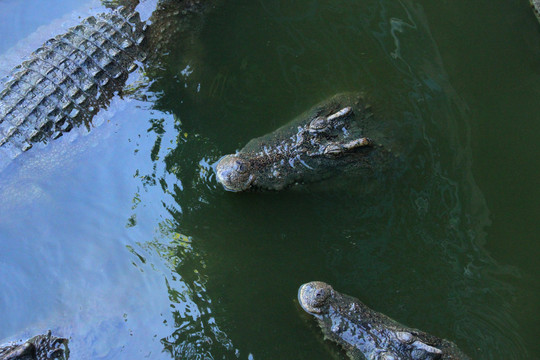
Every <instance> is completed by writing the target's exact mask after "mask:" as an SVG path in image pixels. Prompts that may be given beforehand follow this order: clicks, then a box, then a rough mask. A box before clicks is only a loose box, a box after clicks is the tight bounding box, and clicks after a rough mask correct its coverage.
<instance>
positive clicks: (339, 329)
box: [298, 281, 469, 360]
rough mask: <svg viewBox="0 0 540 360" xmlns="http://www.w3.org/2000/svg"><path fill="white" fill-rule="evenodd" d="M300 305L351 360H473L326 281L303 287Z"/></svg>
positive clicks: (446, 341)
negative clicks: (373, 308) (336, 288)
mask: <svg viewBox="0 0 540 360" xmlns="http://www.w3.org/2000/svg"><path fill="white" fill-rule="evenodd" d="M298 302H299V303H300V306H301V307H302V308H303V309H304V310H305V311H306V312H307V313H309V314H311V315H313V316H314V317H315V318H316V319H317V320H318V323H319V325H320V327H321V328H322V330H323V333H324V335H325V337H326V338H327V339H329V340H331V341H333V342H335V343H337V344H339V345H341V347H342V348H343V349H344V350H345V352H346V353H347V355H348V356H349V357H350V358H351V359H368V360H375V359H379V360H397V359H403V360H437V359H440V360H465V359H469V357H468V356H467V355H465V354H464V353H463V352H462V351H461V350H460V349H459V348H458V347H457V345H456V344H454V343H452V342H450V341H448V340H445V339H441V338H439V337H436V336H434V335H430V334H428V333H426V332H424V331H421V330H418V329H413V328H410V327H407V326H404V325H402V324H400V323H398V322H397V321H395V320H392V319H391V318H389V317H388V316H386V315H384V314H381V313H379V312H376V311H374V310H372V309H370V308H369V307H367V306H366V305H365V304H363V303H362V302H361V301H360V300H358V299H356V298H354V297H351V296H348V295H345V294H341V293H339V292H337V291H336V290H334V289H333V288H332V286H330V285H328V284H326V283H324V282H322V281H312V282H309V283H306V284H304V285H302V286H300V289H299V290H298Z"/></svg>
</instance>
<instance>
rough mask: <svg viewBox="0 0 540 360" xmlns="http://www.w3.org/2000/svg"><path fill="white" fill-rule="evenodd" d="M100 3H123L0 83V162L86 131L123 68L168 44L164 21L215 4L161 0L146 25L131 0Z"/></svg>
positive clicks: (119, 84)
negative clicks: (54, 140)
mask: <svg viewBox="0 0 540 360" xmlns="http://www.w3.org/2000/svg"><path fill="white" fill-rule="evenodd" d="M104 3H105V5H107V4H109V6H115V3H118V5H122V6H119V7H117V8H116V9H114V10H111V11H110V12H107V13H102V14H98V15H95V16H90V17H88V18H86V19H84V20H83V21H82V22H81V23H80V24H79V25H77V26H75V27H73V28H70V29H68V31H67V32H66V33H64V34H61V35H58V36H56V37H54V38H53V39H50V40H48V41H47V42H45V43H44V44H43V45H42V47H40V48H39V49H37V50H36V51H34V52H33V53H32V54H31V55H30V56H29V59H28V60H27V61H24V62H23V63H22V64H21V65H19V66H17V67H16V68H15V69H13V70H12V72H11V74H10V75H9V77H8V78H7V79H4V80H3V82H2V83H1V84H0V164H1V163H2V162H3V161H2V160H4V162H5V159H14V158H15V157H17V156H18V155H19V154H20V153H22V152H24V151H26V150H28V149H30V148H31V147H32V146H33V145H34V144H36V143H46V142H48V141H50V140H53V139H56V138H58V137H60V136H62V134H64V133H66V132H69V131H71V130H72V129H74V128H76V127H81V126H84V127H86V129H88V130H90V129H91V127H92V124H91V120H92V119H93V117H94V116H95V114H96V113H97V112H98V111H99V110H101V109H104V108H107V106H108V105H109V103H110V101H111V99H112V98H113V96H115V95H117V94H121V93H122V89H123V87H124V85H125V83H126V80H127V78H128V75H129V73H130V72H132V71H134V70H135V69H136V68H137V67H138V66H139V65H141V64H146V63H148V59H149V58H154V57H156V56H159V55H160V53H161V52H164V49H166V48H167V46H168V45H169V42H170V41H172V39H171V38H170V37H171V36H174V33H175V29H168V28H166V27H167V26H169V25H170V22H171V21H170V19H169V18H171V17H174V16H177V15H178V14H179V12H182V14H183V15H185V14H192V13H199V12H202V9H203V8H205V5H206V4H207V3H213V1H202V0H159V1H158V6H157V8H156V9H153V10H154V11H153V13H152V16H151V17H150V22H151V25H149V26H148V25H147V24H146V23H145V22H143V21H141V18H140V16H139V14H138V13H137V12H136V11H135V10H134V9H136V5H137V4H138V1H137V0H122V1H104ZM203 3H204V5H203ZM145 6H146V5H145Z"/></svg>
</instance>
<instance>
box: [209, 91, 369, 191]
mask: <svg viewBox="0 0 540 360" xmlns="http://www.w3.org/2000/svg"><path fill="white" fill-rule="evenodd" d="M371 119H372V113H371V111H370V106H369V105H366V102H365V100H364V99H363V97H362V96H361V95H360V94H354V93H345V94H339V95H336V96H334V97H332V98H330V99H329V100H326V101H324V102H322V103H320V104H318V105H316V106H315V107H313V108H312V109H311V110H309V111H307V112H306V113H304V114H302V115H300V116H299V117H298V118H296V119H295V120H293V121H292V122H290V123H288V124H287V125H285V126H283V127H281V128H279V129H277V130H276V131H274V132H272V133H270V134H267V135H265V136H262V137H259V138H256V139H253V140H251V141H250V142H249V143H248V144H247V145H246V146H245V147H244V148H242V149H241V150H240V151H238V152H237V153H236V154H231V155H226V156H224V157H223V158H221V159H220V160H219V162H218V163H217V165H216V174H217V180H218V181H219V182H220V183H221V184H222V185H223V186H224V187H225V189H226V190H230V191H245V190H250V189H269V190H280V189H283V188H285V187H286V186H288V185H291V184H294V183H297V182H312V181H317V180H320V179H323V178H326V177H329V176H331V175H333V174H334V173H335V172H336V171H340V170H344V169H347V168H348V167H357V168H359V167H362V166H369V164H370V160H371V156H372V152H373V150H374V149H376V148H377V147H378V145H376V143H375V142H374V141H375V139H372V138H371V137H370V138H368V137H366V134H365V132H366V131H369V129H370V126H369V124H368V123H370V122H371ZM366 129H368V130H366Z"/></svg>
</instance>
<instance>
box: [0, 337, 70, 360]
mask: <svg viewBox="0 0 540 360" xmlns="http://www.w3.org/2000/svg"><path fill="white" fill-rule="evenodd" d="M67 345H68V340H67V339H64V338H60V337H56V336H53V335H51V332H50V331H49V332H48V333H47V334H46V335H37V336H34V337H33V338H31V339H29V340H27V341H26V342H24V343H21V344H9V345H4V346H0V360H49V359H63V360H67V359H68V358H69V349H68V346H67Z"/></svg>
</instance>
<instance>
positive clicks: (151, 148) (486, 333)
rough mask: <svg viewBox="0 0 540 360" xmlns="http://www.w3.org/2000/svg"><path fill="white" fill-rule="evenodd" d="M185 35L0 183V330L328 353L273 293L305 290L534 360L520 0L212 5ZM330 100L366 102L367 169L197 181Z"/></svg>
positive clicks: (539, 65) (530, 173)
mask: <svg viewBox="0 0 540 360" xmlns="http://www.w3.org/2000/svg"><path fill="white" fill-rule="evenodd" d="M81 6H83V7H84V6H87V7H91V6H94V5H93V4H90V3H88V4H84V2H82V3H81ZM65 11H66V12H65V13H64V14H51V15H47V16H50V20H51V21H53V20H54V19H57V18H60V17H62V16H65V14H69V11H68V10H67V9H65ZM21 16H24V18H25V19H34V18H35V17H36V14H35V12H33V11H32V9H27V11H26V12H23V15H21ZM68 16H69V15H68ZM1 20H2V22H6V21H12V22H13V23H17V24H21V22H20V21H21V20H19V19H12V18H10V17H9V16H6V13H4V12H3V13H2V18H1ZM43 23H47V21H44V22H43ZM35 26H38V25H37V24H35V23H32V22H30V21H29V22H28V26H25V29H24V30H20V32H18V35H17V36H20V39H23V38H25V37H26V36H27V34H28V33H31V32H32V31H34V30H35V29H34V27H35ZM201 29H202V33H200V34H198V35H197V37H196V38H195V39H194V38H190V37H185V38H181V39H178V41H177V42H175V44H174V45H171V47H170V49H169V51H168V55H167V56H166V57H164V58H163V59H162V62H161V63H160V65H159V67H155V68H152V69H148V70H147V71H146V72H145V74H141V73H139V74H135V75H134V79H133V81H137V83H136V84H142V86H140V87H139V89H138V90H137V91H136V92H135V94H134V95H132V96H126V97H124V99H120V98H118V99H116V100H115V102H114V104H113V105H112V106H111V108H110V109H109V110H107V111H103V112H101V113H100V114H99V115H98V118H97V119H96V120H95V121H96V125H98V124H99V126H96V127H95V128H93V129H92V130H91V131H90V132H89V133H88V134H86V135H84V136H83V135H80V136H77V137H71V138H70V137H65V138H63V139H60V140H59V141H56V142H51V143H50V144H48V145H47V146H46V147H43V148H42V149H32V151H29V152H27V153H25V154H23V155H21V156H19V157H18V158H17V159H16V160H15V161H14V162H13V163H11V164H10V166H9V167H8V168H6V169H5V170H4V171H3V172H2V173H0V187H1V192H0V196H2V203H1V205H0V254H2V255H0V269H1V270H0V271H1V274H2V277H1V279H2V280H1V283H0V284H2V289H4V291H2V295H1V296H0V314H2V319H3V321H2V326H1V327H0V338H3V339H21V338H24V337H25V336H29V335H30V334H34V333H38V332H43V331H46V330H47V329H52V330H53V331H54V332H55V333H57V334H60V335H63V336H66V337H69V338H70V350H71V356H72V357H73V358H74V359H86V358H88V359H132V358H144V357H148V358H151V359H171V358H177V359H207V358H215V359H221V358H227V359H228V358H236V357H238V358H243V359H245V358H259V359H267V358H274V359H275V358H282V359H298V358H306V359H307V358H309V359H327V358H334V357H337V358H340V357H343V354H341V353H340V352H339V349H337V348H336V347H334V346H332V344H330V343H327V342H324V341H323V337H322V335H321V333H320V332H319V331H318V330H317V329H316V327H315V326H314V324H313V322H312V321H311V319H309V318H308V317H307V316H305V315H304V314H303V313H302V311H301V310H300V309H299V307H298V305H297V303H296V300H295V298H296V291H297V289H298V287H299V286H300V284H302V283H305V282H307V281H311V280H322V281H326V282H328V283H331V284H332V285H333V286H334V287H335V288H336V289H337V290H339V291H341V292H344V293H347V294H350V295H353V296H356V297H358V298H360V299H361V300H362V301H364V302H365V303H366V304H368V305H369V306H371V307H373V308H374V309H376V310H378V311H382V312H384V313H385V314H387V315H389V316H391V317H393V318H395V319H396V320H398V321H400V322H402V323H405V324H407V325H409V326H413V327H417V328H421V329H423V330H425V331H428V332H431V333H433V334H436V335H438V336H442V337H446V338H448V339H451V340H452V341H454V342H456V343H457V344H458V345H459V346H460V348H462V349H463V350H464V351H465V352H466V353H468V354H469V355H470V356H471V357H473V358H479V359H529V358H536V357H537V356H536V354H537V353H538V351H539V350H540V348H539V345H538V342H537V340H536V338H537V334H538V330H537V329H538V325H540V324H539V321H538V319H539V318H540V307H539V303H538V300H537V299H538V295H539V289H540V283H539V281H538V277H537V276H535V274H537V273H538V271H539V270H540V268H539V265H538V262H537V261H536V259H537V257H538V253H539V250H540V248H539V245H538V242H537V241H535V240H537V238H538V236H537V235H536V234H537V233H538V230H539V229H538V225H537V224H538V221H537V220H538V219H537V217H538V215H537V214H538V213H540V212H539V208H538V204H539V203H540V201H539V200H540V194H539V192H538V186H537V182H538V180H537V179H538V178H539V175H540V174H539V173H538V166H536V159H537V157H538V155H539V154H540V149H539V148H538V144H539V143H540V141H539V140H540V139H539V138H538V137H539V135H538V134H540V129H539V127H540V125H539V124H540V122H539V120H540V115H539V114H540V112H539V106H540V105H539V102H538V101H537V98H538V95H539V94H540V85H538V84H540V81H539V80H540V79H539V77H540V76H539V74H540V60H539V59H540V57H539V56H540V26H539V25H538V24H537V22H536V19H535V17H534V15H532V13H530V10H529V8H528V7H527V2H526V1H513V2H506V1H502V0H497V1H490V2H489V3H488V2H487V1H481V2H478V3H475V4H471V3H470V2H466V1H464V0H463V1H462V0H458V1H453V2H451V3H444V4H438V5H435V4H434V3H433V2H428V1H385V0H368V1H362V2H350V1H334V2H332V4H329V3H327V2H322V1H315V0H302V1H295V2H285V1H247V0H246V1H229V2H228V3H226V4H224V5H222V6H221V7H219V8H218V9H217V10H216V11H215V12H214V13H212V14H211V15H209V16H208V17H207V18H206V21H205V23H204V24H203V25H201ZM64 30H65V29H62V31H64ZM2 31H4V30H2ZM6 31H7V30H6ZM59 32H61V31H59ZM13 42H14V41H13ZM9 46H12V43H9V44H8V43H6V45H5V48H6V49H7V48H9ZM2 49H4V47H3V48H2ZM6 51H7V50H6ZM343 91H363V92H365V93H366V94H367V95H368V97H369V99H370V102H371V103H372V104H373V107H374V111H375V115H376V116H377V119H379V120H380V121H381V122H382V123H383V124H384V128H385V131H386V133H385V136H386V137H388V138H389V139H392V141H393V142H392V150H393V152H394V153H395V154H396V157H397V159H398V161H396V162H395V163H394V162H392V163H391V166H392V167H391V168H390V169H388V171H383V172H380V173H377V174H376V176H375V177H374V178H370V179H364V178H358V177H354V176H352V177H344V178H339V179H332V180H330V181H327V182H324V183H321V184H313V185H302V186H297V187H294V188H292V189H289V190H287V191H284V192H279V193H278V192H270V193H249V194H233V193H229V192H226V191H224V190H223V189H222V188H221V187H220V186H218V185H217V184H216V183H215V178H214V175H213V172H212V167H211V165H212V164H213V163H214V162H215V161H216V160H217V159H219V157H220V156H222V155H223V154H225V153H230V152H233V151H234V150H235V149H238V148H241V147H242V146H243V145H244V144H245V143H246V142H247V141H249V140H250V139H251V138H253V137H257V136H260V135H262V134H264V133H266V132H269V131H272V130H273V129H276V128H277V127H279V126H281V125H283V124H285V123H287V122H288V121H289V120H291V119H293V118H294V117H295V116H296V115H298V114H299V113H301V112H303V111H305V110H306V109H307V108H309V107H311V106H313V105H314V104H316V103H318V102H319V101H321V100H323V99H325V98H327V97H330V96H332V95H334V94H335V93H338V92H343Z"/></svg>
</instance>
